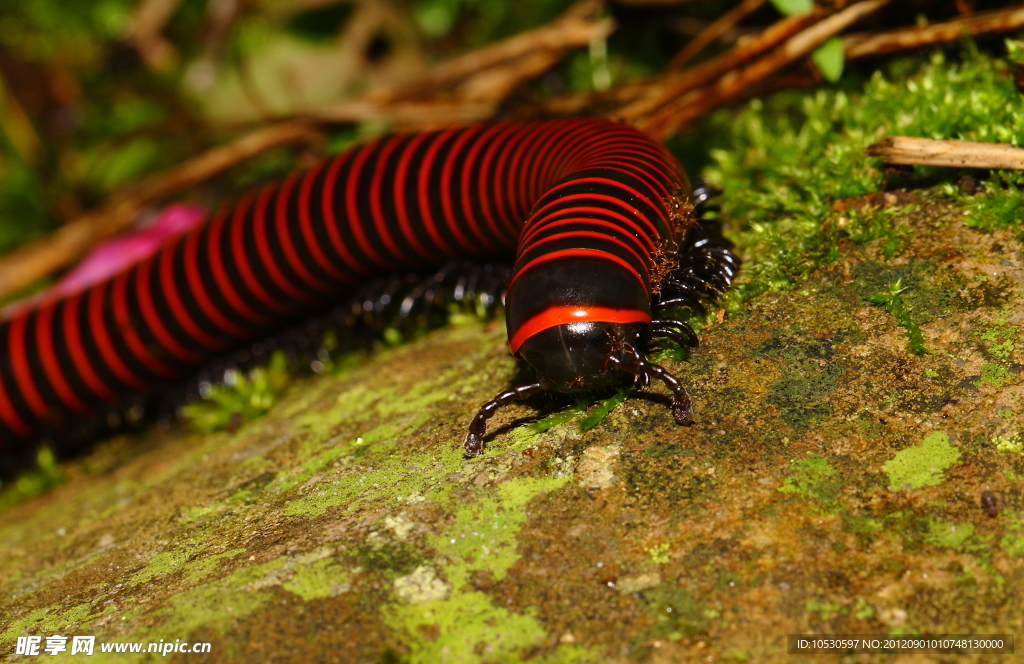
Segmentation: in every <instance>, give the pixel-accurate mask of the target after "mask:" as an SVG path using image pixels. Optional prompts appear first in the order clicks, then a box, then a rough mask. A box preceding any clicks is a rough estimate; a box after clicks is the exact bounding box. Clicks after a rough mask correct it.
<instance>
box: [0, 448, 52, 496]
mask: <svg viewBox="0 0 1024 664" xmlns="http://www.w3.org/2000/svg"><path fill="white" fill-rule="evenodd" d="M65 479H66V478H65V476H64V471H63V470H62V469H61V467H60V464H58V463H57V458H56V457H55V456H54V454H53V450H51V449H50V448H49V447H45V446H44V447H40V448H39V451H38V452H36V466H35V468H33V469H32V470H28V471H26V472H24V473H22V474H21V475H20V476H19V477H18V478H17V479H16V480H14V481H13V482H12V483H10V484H8V485H6V486H0V489H2V490H0V510H3V508H5V507H9V506H11V505H17V504H18V503H20V502H23V501H25V500H28V499H29V498H32V497H34V496H38V495H40V494H43V493H46V492H47V491H49V490H50V489H52V488H53V487H55V486H59V485H61V484H63V483H64V481H65Z"/></svg>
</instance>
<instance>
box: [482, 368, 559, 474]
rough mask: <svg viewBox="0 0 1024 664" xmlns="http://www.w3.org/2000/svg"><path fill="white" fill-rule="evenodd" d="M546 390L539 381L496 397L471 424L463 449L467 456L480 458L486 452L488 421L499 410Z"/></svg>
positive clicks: (484, 406)
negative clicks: (485, 437) (485, 440)
mask: <svg viewBox="0 0 1024 664" xmlns="http://www.w3.org/2000/svg"><path fill="white" fill-rule="evenodd" d="M545 389H546V387H545V385H544V384H543V383H542V382H540V381H538V382H536V383H529V384H527V385H520V386H519V387H514V388H512V389H511V390H506V391H505V392H502V393H500V394H498V395H497V396H496V397H494V398H493V399H491V400H490V401H488V402H487V403H485V404H484V405H483V406H481V407H480V410H479V411H477V414H476V417H474V418H473V420H472V421H471V422H470V423H469V433H467V434H466V442H465V443H464V444H463V449H464V450H465V452H466V456H468V457H475V456H480V453H481V452H483V450H484V435H485V434H486V433H487V420H489V419H491V417H492V416H493V415H494V414H495V413H496V412H498V409H499V408H501V407H503V406H507V405H508V404H510V403H512V402H513V401H521V400H522V399H526V398H527V397H530V396H533V395H534V394H537V393H538V392H542V391H544V390H545Z"/></svg>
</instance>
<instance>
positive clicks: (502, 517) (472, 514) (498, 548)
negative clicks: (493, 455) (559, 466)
mask: <svg viewBox="0 0 1024 664" xmlns="http://www.w3.org/2000/svg"><path fill="white" fill-rule="evenodd" d="M566 481H567V478H566V477H564V476H563V477H553V478H524V479H519V480H512V481H508V482H503V483H502V484H499V485H498V487H497V488H496V489H495V491H494V492H493V493H491V494H488V495H485V496H481V497H479V498H478V499H477V500H476V501H474V502H473V503H471V504H469V505H465V506H463V507H459V508H458V509H457V510H455V512H454V517H455V521H454V523H452V525H451V526H449V527H447V528H445V529H444V530H443V531H441V532H440V533H438V534H437V535H435V536H434V537H433V538H431V545H432V546H433V547H434V549H436V551H437V553H438V554H439V555H442V556H444V557H445V558H447V559H448V560H449V561H450V564H449V566H448V568H447V572H446V575H447V578H448V580H449V581H450V582H451V583H452V584H453V585H454V586H455V587H456V588H458V587H460V586H462V585H463V584H465V583H466V582H467V581H468V580H469V575H470V574H471V573H472V572H473V571H474V570H479V571H484V572H489V573H490V574H492V575H493V576H494V578H495V579H496V580H501V579H503V578H504V577H505V574H506V572H507V571H508V568H509V567H511V566H512V563H514V562H515V561H516V560H518V559H519V554H518V553H517V552H516V541H515V534H516V533H517V532H519V530H520V529H521V528H522V526H523V524H524V523H525V522H526V513H525V511H524V509H523V507H524V506H525V505H526V503H527V502H528V501H529V500H530V499H531V498H532V497H533V496H535V495H537V494H539V493H545V492H548V491H552V490H554V489H557V488H558V487H560V486H562V485H563V484H564V483H565V482H566Z"/></svg>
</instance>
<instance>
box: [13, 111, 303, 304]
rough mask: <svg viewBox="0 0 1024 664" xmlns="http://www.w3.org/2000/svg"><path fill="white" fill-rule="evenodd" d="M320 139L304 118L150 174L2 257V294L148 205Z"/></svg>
mask: <svg viewBox="0 0 1024 664" xmlns="http://www.w3.org/2000/svg"><path fill="white" fill-rule="evenodd" d="M321 138H322V136H321V134H320V132H319V131H317V130H316V128H315V127H314V126H313V125H311V124H309V123H308V122H302V121H297V120H295V121H290V122H284V123H280V124H276V125H271V126H269V127H265V128H263V129H259V130H257V131H254V132H252V133H251V134H248V135H247V136H243V137H242V138H239V139H238V140H236V141H234V142H232V143H229V144H227V145H223V146H220V147H216V148H213V149H211V150H209V151H207V152H205V153H203V154H201V155H199V156H198V157H195V158H193V159H190V160H188V161H186V162H185V163H183V164H180V165H179V166H175V167H174V168H170V169H168V170H166V171H163V172H161V173H157V174H155V175H152V176H150V177H149V178H147V179H146V180H144V181H143V182H142V183H140V184H139V185H137V186H136V187H134V188H132V189H129V190H127V191H124V192H121V193H120V194H118V195H115V196H114V197H112V198H111V200H110V201H109V202H108V203H107V204H106V205H104V206H103V207H101V208H99V209H97V210H94V211H92V212H89V213H87V214H84V215H82V216H80V217H78V218H76V219H72V220H71V221H69V222H68V223H66V224H64V225H63V226H61V227H60V228H59V229H57V231H55V232H54V233H53V234H52V235H50V236H48V237H46V238H43V239H42V240H38V241H36V242H33V243H31V244H28V245H26V246H24V247H22V248H21V249H18V250H17V251H15V252H13V253H11V254H9V255H7V256H4V258H3V261H0V298H5V297H8V296H10V295H12V294H14V293H17V292H18V291H20V290H21V289H23V288H26V287H27V286H29V285H31V284H32V283H33V282H35V281H36V280H38V279H41V278H43V277H45V276H46V275H48V274H52V273H53V272H56V271H57V270H59V269H61V268H64V267H67V266H68V265H70V264H71V263H72V262H74V261H75V260H77V259H78V258H79V257H81V256H82V255H83V254H84V253H85V252H86V251H88V250H89V249H90V248H91V247H92V246H93V245H94V244H95V243H96V242H97V241H99V240H101V239H103V238H105V237H109V236H110V235H113V234H114V233H116V232H117V231H119V230H122V229H124V228H126V227H128V226H130V225H131V223H132V222H133V221H134V220H135V217H136V216H137V215H138V213H139V211H140V210H142V208H144V207H145V206H147V205H151V204H153V203H156V202H159V201H161V200H163V199H165V198H167V197H168V196H171V195H172V194H176V193H178V192H180V191H182V190H184V189H187V188H189V187H192V186H194V185H196V184H198V183H200V182H204V181H206V180H208V179H209V178H211V177H213V176H214V175H217V174H218V173H221V172H223V171H225V170H226V169H228V168H230V167H232V166H234V165H236V164H238V163H241V162H243V161H245V160H247V159H251V158H252V157H254V156H256V155H258V154H260V153H262V152H265V151H267V150H270V149H271V148H275V147H278V146H282V145H288V144H291V143H297V142H303V141H318V140H320V139H321Z"/></svg>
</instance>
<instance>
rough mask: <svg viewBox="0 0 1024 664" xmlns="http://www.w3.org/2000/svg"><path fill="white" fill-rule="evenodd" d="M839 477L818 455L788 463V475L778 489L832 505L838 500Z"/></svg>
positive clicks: (826, 461) (825, 504)
mask: <svg viewBox="0 0 1024 664" xmlns="http://www.w3.org/2000/svg"><path fill="white" fill-rule="evenodd" d="M840 488H841V483H840V478H839V477H838V473H836V471H835V469H834V468H832V466H831V465H830V464H829V462H828V460H826V459H822V458H820V457H810V458H807V459H800V460H798V461H794V462H792V463H790V464H789V477H787V478H786V479H785V480H783V482H782V486H780V487H779V491H781V492H782V493H795V494H797V495H798V496H800V497H802V498H806V499H809V500H815V501H817V502H819V503H821V504H822V505H824V506H832V505H834V504H835V503H836V502H837V501H838V500H839V489H840Z"/></svg>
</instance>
